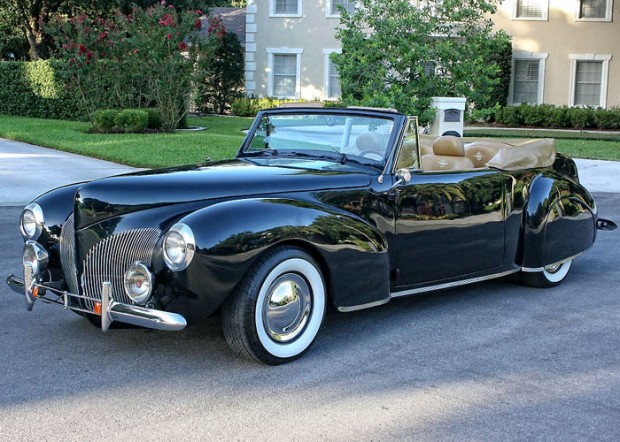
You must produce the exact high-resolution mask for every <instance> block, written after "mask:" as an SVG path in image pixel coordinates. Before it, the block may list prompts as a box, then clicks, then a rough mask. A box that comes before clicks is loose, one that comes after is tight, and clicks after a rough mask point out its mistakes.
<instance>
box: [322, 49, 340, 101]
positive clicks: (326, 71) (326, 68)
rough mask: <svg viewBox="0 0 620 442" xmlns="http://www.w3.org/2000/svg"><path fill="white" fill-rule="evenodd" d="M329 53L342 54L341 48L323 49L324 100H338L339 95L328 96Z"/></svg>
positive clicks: (329, 83)
mask: <svg viewBox="0 0 620 442" xmlns="http://www.w3.org/2000/svg"><path fill="white" fill-rule="evenodd" d="M331 54H342V49H341V48H338V49H323V56H324V57H325V63H324V69H323V78H324V81H323V90H324V91H325V92H324V94H323V96H324V97H325V100H338V99H339V98H340V97H330V96H329V90H330V89H331V87H330V86H331V82H330V80H331V76H330V75H329V65H330V63H332V61H331V59H330V58H329V56H330V55H331Z"/></svg>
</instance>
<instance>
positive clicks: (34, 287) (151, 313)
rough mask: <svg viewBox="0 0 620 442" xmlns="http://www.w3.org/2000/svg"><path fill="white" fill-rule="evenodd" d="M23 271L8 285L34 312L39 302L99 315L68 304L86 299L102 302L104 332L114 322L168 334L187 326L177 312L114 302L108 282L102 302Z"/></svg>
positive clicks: (102, 289) (102, 294)
mask: <svg viewBox="0 0 620 442" xmlns="http://www.w3.org/2000/svg"><path fill="white" fill-rule="evenodd" d="M24 270H25V271H24V278H23V279H22V278H19V277H17V276H15V275H11V276H9V277H8V278H7V279H6V283H7V284H8V285H9V287H11V289H12V290H13V291H15V292H17V293H20V294H22V295H25V297H26V308H27V309H28V310H29V311H30V310H32V307H33V306H34V303H35V301H36V300H37V299H39V300H41V301H42V302H45V303H47V304H58V305H61V306H63V307H64V308H65V309H66V310H69V309H70V310H74V311H78V312H84V313H90V314H98V313H95V312H93V311H90V310H85V309H81V308H78V307H74V306H71V305H69V300H70V299H85V300H90V301H94V302H95V303H100V306H101V330H102V331H104V332H105V331H107V330H108V329H109V328H110V324H112V322H114V321H118V322H124V323H127V324H133V325H138V326H140V327H146V328H152V329H156V330H167V331H177V330H183V329H184V328H185V327H186V326H187V321H186V320H185V318H184V317H183V316H181V315H179V314H177V313H170V312H165V311H162V310H155V309H152V308H146V307H140V306H137V305H130V304H123V303H120V302H116V301H114V299H113V298H112V286H111V284H110V283H109V282H104V283H103V284H101V299H96V298H92V297H89V296H83V295H76V294H74V293H69V292H66V291H60V290H58V289H55V288H53V287H50V286H48V285H45V284H41V283H39V282H38V281H37V280H36V279H35V278H33V276H32V269H31V268H30V266H26V267H25V269H24ZM50 293H51V296H55V298H52V297H51V296H50Z"/></svg>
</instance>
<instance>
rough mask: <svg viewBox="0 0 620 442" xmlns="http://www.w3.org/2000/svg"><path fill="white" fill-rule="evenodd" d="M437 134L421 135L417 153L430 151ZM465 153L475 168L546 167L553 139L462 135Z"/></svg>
mask: <svg viewBox="0 0 620 442" xmlns="http://www.w3.org/2000/svg"><path fill="white" fill-rule="evenodd" d="M436 139H437V137H434V136H428V135H420V154H421V155H425V154H429V153H432V152H433V144H434V141H435V140H436ZM462 141H463V145H464V151H465V155H464V156H465V157H466V158H469V159H470V160H471V161H472V163H473V164H474V168H484V167H493V168H496V169H500V170H520V169H533V168H537V167H549V166H552V165H553V162H554V161H555V140H553V139H551V138H541V139H529V140H524V139H510V140H501V141H500V140H497V139H489V138H462Z"/></svg>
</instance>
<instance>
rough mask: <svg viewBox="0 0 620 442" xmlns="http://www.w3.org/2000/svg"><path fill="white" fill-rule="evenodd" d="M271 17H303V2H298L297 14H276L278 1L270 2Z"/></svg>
mask: <svg viewBox="0 0 620 442" xmlns="http://www.w3.org/2000/svg"><path fill="white" fill-rule="evenodd" d="M269 17H284V18H286V17H289V18H298V17H303V0H297V14H276V0H269Z"/></svg>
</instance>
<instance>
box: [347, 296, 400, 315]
mask: <svg viewBox="0 0 620 442" xmlns="http://www.w3.org/2000/svg"><path fill="white" fill-rule="evenodd" d="M390 299H391V298H385V299H380V300H378V301H373V302H368V303H366V304H360V305H351V306H343V307H338V311H339V312H342V313H349V312H355V311H357V310H364V309H367V308H372V307H378V306H380V305H383V304H387V303H388V302H390Z"/></svg>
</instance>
